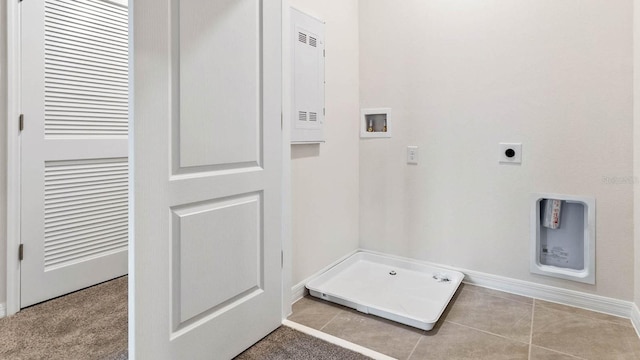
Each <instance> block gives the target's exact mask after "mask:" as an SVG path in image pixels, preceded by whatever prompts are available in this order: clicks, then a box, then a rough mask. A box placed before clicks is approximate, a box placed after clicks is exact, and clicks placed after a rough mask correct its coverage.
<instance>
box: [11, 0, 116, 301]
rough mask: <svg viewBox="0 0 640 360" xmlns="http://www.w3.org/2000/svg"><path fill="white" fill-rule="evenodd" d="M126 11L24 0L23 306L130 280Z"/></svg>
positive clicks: (95, 1) (95, 2)
mask: <svg viewBox="0 0 640 360" xmlns="http://www.w3.org/2000/svg"><path fill="white" fill-rule="evenodd" d="M127 24H128V10H127V8H126V7H125V6H122V5H121V4H118V3H116V2H113V1H106V0H30V1H24V2H22V20H21V33H22V42H21V46H22V50H21V51H22V56H21V57H22V96H21V97H22V112H23V115H24V116H23V118H24V121H23V124H24V128H23V130H22V131H21V134H20V137H21V146H22V150H21V153H22V155H21V156H22V164H21V205H22V208H21V241H22V246H23V260H22V262H21V292H20V298H21V300H20V305H21V307H25V306H29V305H32V304H35V303H38V302H41V301H44V300H48V299H51V298H53V297H56V296H59V295H63V294H66V293H69V292H72V291H75V290H78V289H82V288H84V287H87V286H91V285H94V284H97V283H100V282H102V281H106V280H109V279H113V278H115V277H118V276H122V275H125V274H126V273H127V246H128V219H127V217H128V210H127V209H128V204H127V197H128V173H129V165H128V159H127V152H128V145H127V137H128V135H127V134H128V80H127V78H128V25H127Z"/></svg>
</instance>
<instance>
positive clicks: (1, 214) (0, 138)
mask: <svg viewBox="0 0 640 360" xmlns="http://www.w3.org/2000/svg"><path fill="white" fill-rule="evenodd" d="M6 11H7V2H6V1H2V2H0V24H2V25H1V26H0V164H3V165H2V166H0V304H4V303H6V298H7V296H6V295H7V293H6V287H7V285H6V284H7V282H6V281H7V267H6V265H5V264H6V263H7V262H6V258H7V255H6V248H7V239H6V235H7V231H6V229H7V226H6V220H7V215H6V210H7V206H6V203H7V200H6V199H7V197H6V190H7V181H6V180H7V173H6V165H5V164H6V163H7V135H6V134H7V121H8V120H7V87H6V83H7V56H6V55H7V53H6V48H7V46H6V45H7V37H6V28H5V25H4V24H6V14H7V12H6Z"/></svg>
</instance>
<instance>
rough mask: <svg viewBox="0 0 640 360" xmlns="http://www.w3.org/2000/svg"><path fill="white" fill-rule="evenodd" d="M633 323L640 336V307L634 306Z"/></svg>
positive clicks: (632, 312)
mask: <svg viewBox="0 0 640 360" xmlns="http://www.w3.org/2000/svg"><path fill="white" fill-rule="evenodd" d="M631 323H632V324H633V327H634V328H635V329H636V334H638V336H640V309H638V305H636V304H633V306H632V309H631Z"/></svg>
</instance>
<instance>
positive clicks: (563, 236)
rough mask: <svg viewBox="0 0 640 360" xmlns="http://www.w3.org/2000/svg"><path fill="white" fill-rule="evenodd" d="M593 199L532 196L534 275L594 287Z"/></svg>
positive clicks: (594, 211) (594, 212)
mask: <svg viewBox="0 0 640 360" xmlns="http://www.w3.org/2000/svg"><path fill="white" fill-rule="evenodd" d="M595 204H596V202H595V199H594V198H592V197H584V196H572V195H560V194H535V195H534V196H533V198H532V201H531V261H530V271H531V272H532V273H534V274H540V275H546V276H552V277H557V278H562V279H566V280H573V281H578V282H583V283H587V284H595V281H596V276H595V275H596V274H595V259H596V232H595V219H596V207H595Z"/></svg>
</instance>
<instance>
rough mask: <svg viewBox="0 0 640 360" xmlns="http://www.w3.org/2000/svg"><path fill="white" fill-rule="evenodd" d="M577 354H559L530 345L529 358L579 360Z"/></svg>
mask: <svg viewBox="0 0 640 360" xmlns="http://www.w3.org/2000/svg"><path fill="white" fill-rule="evenodd" d="M580 359H582V358H579V357H577V356H571V355H567V354H561V353H559V352H555V351H552V350H549V349H545V348H541V347H538V346H531V357H530V358H529V360H580Z"/></svg>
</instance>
